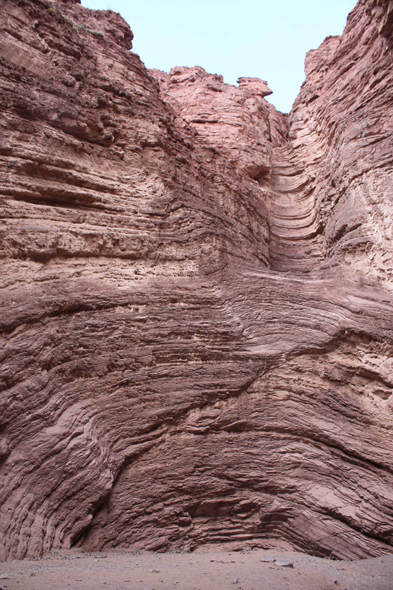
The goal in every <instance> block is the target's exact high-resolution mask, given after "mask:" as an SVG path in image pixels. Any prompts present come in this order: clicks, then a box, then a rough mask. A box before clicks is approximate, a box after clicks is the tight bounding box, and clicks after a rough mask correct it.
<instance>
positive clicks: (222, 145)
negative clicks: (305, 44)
mask: <svg viewBox="0 0 393 590" xmlns="http://www.w3.org/2000/svg"><path fill="white" fill-rule="evenodd" d="M390 4H391V3H387V2H383V1H381V0H360V2H359V3H358V5H357V7H356V8H355V9H354V11H353V12H352V13H351V14H350V16H349V19H348V24H347V27H346V29H345V31H344V34H343V36H342V37H333V38H328V39H326V40H325V41H324V43H323V44H322V45H321V47H320V48H319V49H317V50H314V51H311V52H309V54H308V55H307V58H306V72H307V80H306V82H305V83H304V85H303V87H302V89H301V92H300V94H299V97H298V98H297V100H296V102H295V104H294V107H293V109H292V111H291V113H290V114H289V115H284V114H282V113H279V112H277V111H276V110H275V109H274V107H273V106H272V105H271V104H269V103H268V102H267V101H266V100H265V96H267V95H268V94H269V93H270V90H269V88H268V86H267V84H266V82H264V81H262V80H258V79H255V78H240V79H239V83H238V86H237V87H234V86H230V85H227V84H224V82H223V79H222V77H221V76H218V75H211V74H207V73H206V72H205V71H204V70H203V69H202V68H199V67H195V68H182V67H176V68H174V69H173V70H172V71H171V72H170V73H169V74H165V73H163V72H159V71H155V70H152V71H148V70H147V69H146V68H145V67H144V65H143V63H142V62H141V61H140V59H139V57H138V56H137V55H135V54H134V53H132V52H130V48H131V45H132V33H131V31H130V29H129V27H128V26H127V25H126V23H125V22H124V21H123V20H122V19H121V18H120V16H119V15H116V14H114V13H113V12H111V11H91V10H88V9H86V8H83V7H81V6H80V5H79V4H78V3H77V2H72V1H68V2H65V1H63V2H50V1H48V0H2V2H1V11H0V22H1V36H0V56H1V57H0V69H1V75H0V85H1V87H0V88H1V90H0V110H1V118H0V125H1V136H0V137H1V142H0V182H1V191H0V194H1V217H2V224H1V228H0V232H1V234H0V235H1V245H0V252H1V275H2V277H1V278H2V289H1V307H0V321H1V329H2V333H3V336H2V343H1V363H2V364H1V387H2V392H1V397H0V400H1V413H0V428H1V431H0V432H1V438H0V474H1V483H0V523H1V524H0V534H1V548H0V552H1V553H0V556H1V558H11V557H19V558H21V557H24V556H39V555H42V554H43V553H45V552H47V551H49V550H51V549H55V548H59V547H63V548H69V547H71V546H75V545H78V546H82V547H84V548H86V549H88V550H98V549H104V548H111V547H120V548H130V549H132V550H136V549H150V550H159V551H164V550H174V549H186V550H192V549H195V548H197V547H200V546H202V545H203V546H209V545H212V544H221V545H222V544H226V545H227V546H228V547H231V548H233V547H235V548H236V547H238V548H240V547H244V546H246V545H248V546H250V547H253V546H255V547H267V548H269V547H279V548H287V549H294V550H302V551H305V552H308V553H312V554H314V555H317V556H331V557H335V558H348V559H353V558H361V557H366V556H377V555H382V554H384V553H390V552H392V547H393V511H392V501H393V439H392V427H393V397H392V390H393V327H392V326H393V323H392V319H393V318H392V299H393V296H392V284H393V282H392V277H393V263H392V252H393V251H392V246H391V238H392V231H393V203H392V161H393V150H392V143H391V132H392V124H393V110H392V105H393V87H392V51H393V48H392V47H393V38H392V30H393V26H392V22H393V21H392V14H393V13H392V10H391V5H390Z"/></svg>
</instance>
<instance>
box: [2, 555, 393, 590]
mask: <svg viewBox="0 0 393 590" xmlns="http://www.w3.org/2000/svg"><path fill="white" fill-rule="evenodd" d="M0 588H2V589H4V590H11V589H12V590H14V589H15V590H21V589H23V590H63V589H64V590H69V589H70V588H73V589H74V588H75V589H78V590H93V589H94V590H95V589H98V588H102V589H103V590H123V589H134V588H135V589H138V590H169V589H171V590H172V589H173V590H213V589H214V590H234V589H236V590H240V589H241V590H285V589H290V590H335V589H341V590H343V589H347V590H391V589H392V588H393V555H385V556H383V557H375V558H371V559H363V560H359V561H351V562H350V561H333V560H330V559H321V558H318V557H312V556H310V555H305V554H301V553H291V552H277V551H263V550H254V551H247V552H224V551H220V552H217V551H214V552H196V553H164V554H162V553H152V552H145V553H140V554H136V553H126V552H107V553H86V552H83V551H80V550H73V551H59V552H53V553H52V554H51V555H49V556H47V557H46V558H44V559H39V560H34V559H24V560H19V561H11V562H8V563H2V564H0Z"/></svg>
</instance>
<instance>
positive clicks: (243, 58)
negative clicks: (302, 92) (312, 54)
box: [82, 0, 356, 112]
mask: <svg viewBox="0 0 393 590" xmlns="http://www.w3.org/2000/svg"><path fill="white" fill-rule="evenodd" d="M82 4H83V6H87V7H89V8H93V9H108V8H110V9H111V10H114V11H115V12H120V14H121V15H122V16H123V18H124V19H125V20H126V21H127V22H128V23H129V25H130V27H131V29H132V31H133V33H134V48H133V51H135V52H136V53H138V54H139V55H140V57H141V59H142V61H143V62H144V63H145V64H146V66H147V67H148V68H158V69H160V70H164V71H169V70H170V69H171V68H172V67H174V66H195V65H198V66H202V67H203V68H205V70H207V71H208V72H211V73H214V74H215V73H217V74H222V75H223V76H224V80H225V82H227V83H228V84H235V83H236V80H237V78H238V77H240V76H253V77H258V78H262V79H263V80H267V82H268V84H269V86H270V88H271V90H273V94H272V95H271V96H270V97H269V100H270V102H272V103H273V104H274V105H275V106H276V108H278V109H279V110H281V111H283V112H288V111H289V110H290V109H291V105H292V103H293V101H294V100H295V98H296V96H297V94H298V92H299V89H300V86H301V84H302V82H303V80H304V68H303V64H304V57H305V54H306V51H308V50H309V49H315V48H316V47H318V45H320V43H321V42H322V41H323V40H324V38H325V37H327V36H328V35H341V33H342V31H343V28H344V26H345V22H346V17H347V14H348V12H350V10H352V8H353V7H354V6H355V4H356V0H138V1H136V0H135V1H133V0H130V1H127V0H82Z"/></svg>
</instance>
